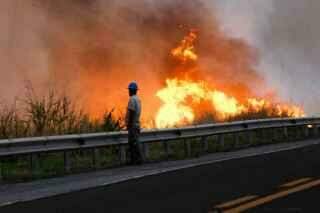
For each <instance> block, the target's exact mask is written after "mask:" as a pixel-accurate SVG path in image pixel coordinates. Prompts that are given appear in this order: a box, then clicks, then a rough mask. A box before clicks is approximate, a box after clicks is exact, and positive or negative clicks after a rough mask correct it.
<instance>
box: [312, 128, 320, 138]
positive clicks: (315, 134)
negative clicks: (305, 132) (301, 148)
mask: <svg viewBox="0 0 320 213" xmlns="http://www.w3.org/2000/svg"><path fill="white" fill-rule="evenodd" d="M313 135H314V137H318V136H319V126H318V125H314V126H313Z"/></svg>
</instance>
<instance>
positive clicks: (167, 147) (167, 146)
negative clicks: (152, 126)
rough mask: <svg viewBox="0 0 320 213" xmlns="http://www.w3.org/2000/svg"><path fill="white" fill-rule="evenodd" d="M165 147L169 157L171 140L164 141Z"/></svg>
mask: <svg viewBox="0 0 320 213" xmlns="http://www.w3.org/2000/svg"><path fill="white" fill-rule="evenodd" d="M163 148H164V152H165V154H166V158H167V159H168V158H169V156H170V153H171V149H170V144H169V141H163Z"/></svg>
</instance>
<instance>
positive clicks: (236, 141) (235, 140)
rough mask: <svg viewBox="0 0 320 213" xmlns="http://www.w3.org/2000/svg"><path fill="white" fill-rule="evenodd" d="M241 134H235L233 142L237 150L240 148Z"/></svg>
mask: <svg viewBox="0 0 320 213" xmlns="http://www.w3.org/2000/svg"><path fill="white" fill-rule="evenodd" d="M239 134H240V133H238V132H236V133H233V141H234V147H235V148H237V147H238V146H239V141H240V140H239V136H240V135H239Z"/></svg>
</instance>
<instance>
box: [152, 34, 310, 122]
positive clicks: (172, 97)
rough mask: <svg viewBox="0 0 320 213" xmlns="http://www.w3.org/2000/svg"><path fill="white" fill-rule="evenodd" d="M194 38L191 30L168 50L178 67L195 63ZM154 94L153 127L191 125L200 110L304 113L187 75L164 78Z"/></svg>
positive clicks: (223, 114)
mask: <svg viewBox="0 0 320 213" xmlns="http://www.w3.org/2000/svg"><path fill="white" fill-rule="evenodd" d="M197 37H198V35H197V34H196V31H194V30H191V31H190V33H189V34H188V35H187V36H185V38H184V39H183V40H182V41H181V42H180V45H179V46H178V47H176V48H174V49H173V50H172V51H171V56H172V57H174V58H175V59H176V60H178V61H180V63H181V65H182V66H184V64H186V63H188V62H194V63H196V61H197V60H198V55H197V54H196V52H195V47H194V43H195V41H196V39H197ZM195 66H197V65H195ZM185 69H186V70H184V71H185V72H187V71H188V69H189V68H188V66H186V67H185ZM180 70H181V69H180ZM182 76H184V75H182ZM156 96H157V97H158V98H160V100H161V101H162V106H160V109H159V111H158V113H157V115H156V118H155V123H156V127H157V128H166V127H174V126H181V125H187V124H192V123H193V122H194V121H195V120H196V119H197V116H198V115H199V114H203V113H209V116H212V117H214V118H215V119H218V120H226V119H228V118H232V117H235V116H238V115H241V114H243V113H250V112H252V113H254V112H259V111H261V110H266V111H267V112H268V113H270V115H271V114H272V113H273V114H274V115H277V116H284V115H287V116H291V117H301V116H304V111H303V110H302V109H301V108H300V107H298V106H295V105H290V104H282V103H273V102H272V100H267V99H263V98H256V97H248V98H246V100H244V101H240V100H238V99H237V98H236V97H233V96H232V95H228V94H226V93H225V92H223V91H220V90H217V89H215V88H214V87H213V86H211V85H210V83H209V82H206V81H203V80H199V79H197V80H193V79H192V78H190V76H188V75H187V77H182V78H178V77H174V78H167V79H166V86H165V87H164V88H161V89H160V90H159V91H158V92H157V94H156ZM202 103H207V105H206V107H203V106H202ZM210 114H211V115H210Z"/></svg>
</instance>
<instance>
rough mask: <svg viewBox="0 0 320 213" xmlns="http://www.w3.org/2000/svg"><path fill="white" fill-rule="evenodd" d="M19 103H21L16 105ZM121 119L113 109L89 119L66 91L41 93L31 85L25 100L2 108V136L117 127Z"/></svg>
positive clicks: (40, 134)
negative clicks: (34, 90)
mask: <svg viewBox="0 0 320 213" xmlns="http://www.w3.org/2000/svg"><path fill="white" fill-rule="evenodd" d="M17 105H19V107H17ZM120 129H122V121H121V119H115V118H114V116H113V111H109V112H106V113H105V114H104V115H103V116H102V118H101V119H90V117H89V115H88V114H86V113H84V112H83V111H82V110H81V109H77V108H76V107H75V104H74V103H72V101H71V99H70V98H69V97H68V96H66V95H58V93H57V92H54V91H51V92H49V93H48V94H47V95H44V96H42V97H38V96H37V95H36V94H35V93H34V92H33V90H32V89H29V90H28V93H27V96H26V98H25V99H24V100H17V101H15V104H14V105H12V106H7V105H3V106H2V107H1V108H0V138H2V139H4V138H16V137H28V136H47V135H58V134H75V133H77V134H78V133H90V132H101V131H118V130H120Z"/></svg>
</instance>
